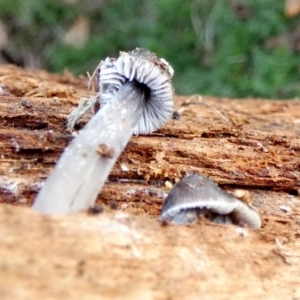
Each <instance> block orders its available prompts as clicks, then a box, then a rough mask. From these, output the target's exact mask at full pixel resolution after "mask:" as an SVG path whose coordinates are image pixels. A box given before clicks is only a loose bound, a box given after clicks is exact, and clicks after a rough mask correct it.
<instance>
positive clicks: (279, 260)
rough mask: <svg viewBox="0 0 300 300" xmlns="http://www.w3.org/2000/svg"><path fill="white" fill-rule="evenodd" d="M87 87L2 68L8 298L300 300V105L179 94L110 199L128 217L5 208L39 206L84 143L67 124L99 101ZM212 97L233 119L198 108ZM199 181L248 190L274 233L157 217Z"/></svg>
mask: <svg viewBox="0 0 300 300" xmlns="http://www.w3.org/2000/svg"><path fill="white" fill-rule="evenodd" d="M86 83H87V82H86V80H85V79H78V78H75V77H73V76H72V75H71V74H69V73H66V74H64V75H63V76H59V75H52V74H48V73H46V72H44V71H26V70H23V69H19V68H17V67H13V66H0V84H1V89H0V91H1V93H0V202H2V204H1V206H0V219H1V226H0V228H1V230H2V234H1V236H2V246H1V255H0V274H1V276H2V277H1V276H0V277H1V282H2V283H1V284H0V298H1V299H33V298H43V299H55V297H53V295H52V294H51V293H55V295H56V296H57V299H60V298H61V295H63V297H64V298H65V299H74V297H75V298H76V297H77V298H78V297H79V298H82V299H85V298H86V299H87V298H88V299H99V295H102V298H101V299H113V298H115V297H118V298H119V299H138V298H140V299H142V298H143V299H144V298H145V299H146V298H147V297H148V298H150V299H190V298H191V297H192V298H197V297H199V295H201V298H202V299H232V298H237V299H250V298H256V297H258V296H262V295H264V296H265V294H266V295H269V298H268V297H264V299H283V298H285V299H292V298H293V299H296V298H299V297H300V290H299V289H298V287H299V286H300V280H299V269H300V268H299V266H300V265H299V264H300V261H299V238H300V204H299V203H300V202H299V200H300V199H299V194H300V101H269V100H262V99H257V100H253V99H244V100H232V99H222V98H213V97H203V99H202V98H201V97H198V96H191V97H189V96H186V97H176V99H175V104H176V109H177V110H179V111H180V112H181V117H180V118H179V119H178V120H177V119H174V120H171V121H170V122H168V124H167V125H165V126H164V127H163V128H161V129H160V130H158V131H157V132H155V133H153V134H151V135H147V136H136V137H133V138H132V139H131V140H130V142H129V144H128V146H127V147H126V149H125V151H124V152H123V153H122V155H121V157H120V158H119V160H118V162H117V164H116V166H115V167H114V169H113V171H112V173H111V175H110V178H109V181H108V182H107V184H106V185H105V187H104V188H103V190H102V192H101V194H100V195H99V197H98V203H106V204H111V207H114V208H117V209H118V212H117V213H116V212H109V213H106V212H104V213H102V214H100V216H98V217H97V216H95V217H91V216H90V215H87V214H86V213H82V214H78V215H75V216H67V217H64V216H62V217H59V218H56V217H44V216H41V215H38V214H37V213H35V212H33V211H32V210H30V209H28V208H18V207H12V206H11V205H5V204H4V203H9V204H14V205H19V206H22V205H23V206H26V205H27V206H29V205H31V203H32V202H33V200H34V198H35V196H36V194H37V192H38V190H39V189H40V187H41V184H42V182H43V180H44V179H45V178H46V177H47V176H48V174H49V173H50V172H51V170H52V168H53V167H54V165H55V163H56V161H57V160H58V158H59V157H60V154H61V153H62V151H63V149H64V148H65V147H66V146H67V145H68V143H69V142H70V141H71V139H72V138H73V135H72V134H71V133H70V132H67V130H66V126H65V125H66V118H67V116H68V114H69V113H70V112H71V110H72V109H73V108H74V107H75V106H76V105H77V103H78V102H79V99H80V98H81V97H89V96H90V95H91V94H92V92H91V91H88V90H87V89H86V87H85V86H86ZM200 98H201V99H202V101H205V102H206V103H209V104H211V105H213V106H214V107H215V108H217V109H218V110H220V111H221V112H222V113H223V114H224V115H225V116H226V118H228V119H229V121H230V122H226V121H224V120H223V119H222V118H220V116H219V115H218V114H216V112H215V111H213V110H212V109H210V108H208V107H206V106H203V105H188V103H189V102H195V101H197V100H199V99H200ZM90 117H91V113H89V114H87V115H86V116H84V118H83V119H82V120H81V121H80V123H79V124H78V127H77V129H80V128H82V126H84V124H85V123H86V122H87V121H88V119H89V118H90ZM189 172H199V173H201V174H203V175H205V176H209V177H210V178H211V179H213V180H214V181H216V182H217V183H219V184H221V185H223V186H224V187H225V188H226V189H227V190H229V191H233V192H235V191H236V189H237V188H239V189H243V190H244V191H246V192H247V193H248V194H249V195H248V196H249V197H248V200H249V199H250V200H249V201H250V203H251V204H252V205H253V206H254V208H255V209H257V210H258V212H259V214H260V215H261V218H262V221H263V227H262V229H260V230H257V231H250V230H248V229H245V228H238V227H234V226H228V227H227V226H220V225H214V224H208V223H205V222H204V223H203V222H202V221H201V222H202V223H201V222H200V224H196V225H195V226H181V227H176V226H160V225H159V224H158V223H157V222H156V220H151V219H155V218H156V217H157V216H158V215H159V213H160V209H161V206H162V203H163V199H164V198H165V196H166V194H167V192H168V190H169V188H170V187H171V185H172V184H174V183H175V182H177V181H178V180H179V179H180V178H182V177H183V176H184V175H185V174H187V173H189ZM100 211H101V210H100ZM133 214H138V215H139V216H134V215H133ZM145 216H147V218H146V217H145ZM24 240H26V241H27V243H24ZM11 257H14V259H11ZM62 257H63V259H61V258H62ZM46 260H47V261H46ZM45 274H46V275H45ZM57 274H58V275H57ZM66 274H69V275H68V277H67V278H68V282H69V283H70V286H71V287H72V288H69V287H68V285H66V284H65V281H62V280H61V278H62V277H64V276H65V275H66ZM70 274H73V275H70ZM131 278H132V280H133V282H134V284H133V283H132V280H131ZM49 282H50V283H51V284H50V286H56V287H57V289H55V290H54V289H52V288H51V289H49V288H46V289H45V287H47V286H49ZM116 285H117V288H116ZM11 286H14V287H15V288H13V289H12V288H11ZM74 286H76V287H78V288H77V289H74V288H73V287H74ZM212 286H213V287H214V288H213V289H212V288H211V287H212ZM41 287H42V288H41ZM128 290H130V293H129V294H128ZM75 295H76V296H75Z"/></svg>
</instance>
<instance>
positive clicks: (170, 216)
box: [160, 174, 261, 229]
mask: <svg viewBox="0 0 300 300" xmlns="http://www.w3.org/2000/svg"><path fill="white" fill-rule="evenodd" d="M200 215H203V216H204V217H206V218H208V219H209V220H211V221H212V222H215V223H219V224H236V225H240V224H242V225H247V226H249V227H250V228H255V229H256V228H260V227H261V220H260V217H259V215H258V214H257V213H256V212H255V211H254V210H253V209H252V208H251V207H250V206H249V205H247V204H245V203H244V202H242V201H240V200H238V199H237V198H235V197H233V196H232V195H231V194H229V193H227V192H225V191H223V190H221V189H220V188H219V186H218V185H217V184H215V183H214V182H213V181H211V180H210V179H208V178H207V177H205V176H202V175H198V174H190V175H188V176H186V177H184V178H183V179H181V180H180V181H179V182H178V183H177V184H176V185H175V186H174V187H173V189H172V190H171V191H170V193H169V194H168V196H167V198H166V200H165V202H164V205H163V207H162V212H161V216H160V221H170V222H172V223H175V224H188V223H195V222H196V221H197V220H198V218H199V217H200Z"/></svg>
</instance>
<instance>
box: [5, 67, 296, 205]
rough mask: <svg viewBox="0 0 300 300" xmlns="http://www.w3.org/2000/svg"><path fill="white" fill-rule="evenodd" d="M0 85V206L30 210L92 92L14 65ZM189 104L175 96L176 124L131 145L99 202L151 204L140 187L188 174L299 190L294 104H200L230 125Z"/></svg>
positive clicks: (78, 83) (79, 84)
mask: <svg viewBox="0 0 300 300" xmlns="http://www.w3.org/2000/svg"><path fill="white" fill-rule="evenodd" d="M0 81H1V85H2V89H3V93H2V94H4V95H2V96H0V97H1V98H0V99H1V102H0V117H1V118H0V126H1V127H0V141H1V142H0V143H1V144H0V147H1V162H0V174H1V191H2V196H1V198H2V199H1V201H3V202H10V203H12V202H13V203H15V204H18V203H23V204H31V203H32V201H33V199H34V197H35V195H36V192H37V190H38V189H39V187H40V184H41V182H42V180H43V179H45V178H46V177H47V175H48V174H49V172H50V171H51V169H52V168H53V166H54V165H55V162H56V161H57V159H58V158H59V156H60V154H61V152H62V151H63V149H64V148H65V147H66V145H67V144H68V142H69V141H70V140H71V139H72V135H71V134H70V133H69V132H67V130H66V128H65V124H66V118H67V116H68V114H69V113H70V111H71V110H72V108H74V106H76V103H77V102H78V101H79V99H80V97H88V96H89V95H90V94H91V92H89V91H87V90H86V89H85V88H84V81H83V80H82V81H80V80H79V79H76V78H74V77H72V76H71V75H70V74H67V75H65V76H58V75H50V74H47V73H45V72H37V71H35V72H30V71H24V70H22V69H18V68H16V67H12V66H6V67H1V69H0ZM5 94H6V95H5ZM188 98H190V99H188ZM191 99H193V102H195V101H196V100H197V97H193V98H191V97H176V108H177V109H180V108H181V109H180V111H183V112H182V115H181V117H180V119H179V120H171V121H170V122H169V123H168V124H167V125H166V126H164V127H163V128H162V129H160V130H159V131H157V132H155V133H153V134H151V135H147V136H137V137H133V138H132V139H131V141H130V142H129V144H128V146H127V148H126V149H125V151H124V153H123V154H122V155H121V157H120V159H119V160H118V162H117V164H116V166H115V167H114V169H113V171H112V173H111V176H110V182H109V184H107V185H106V186H105V188H104V189H103V193H102V195H100V196H99V201H101V200H102V201H104V202H107V201H109V200H112V199H113V200H114V201H116V202H120V203H121V202H123V201H125V202H130V201H131V198H133V200H134V199H135V198H136V197H141V196H142V197H143V198H145V199H147V200H148V201H150V202H151V201H152V200H153V202H155V201H157V200H158V199H153V198H155V197H157V196H156V195H155V194H156V193H153V192H151V191H150V192H147V191H146V192H145V193H144V195H143V191H144V190H145V186H146V187H149V188H150V187H154V188H155V189H156V190H157V189H161V190H163V191H166V189H165V182H166V181H169V182H171V183H174V182H176V181H178V180H179V179H180V178H182V177H183V176H184V175H185V174H187V173H188V172H199V173H201V174H204V175H206V176H209V177H210V178H212V179H213V180H215V181H216V182H217V183H220V184H225V185H228V186H233V187H238V186H242V187H246V188H251V189H255V188H259V189H266V190H277V191H286V192H290V193H293V194H296V193H297V192H298V191H299V189H300V180H299V178H300V160H299V153H300V152H299V151H300V138H299V133H300V102H299V101H285V102H284V101H282V102H279V101H264V100H250V99H249V100H243V101H238V100H229V99H217V98H209V97H206V98H203V99H202V101H205V102H208V103H210V104H211V105H214V106H215V107H216V108H217V109H219V110H220V111H221V112H222V113H223V114H224V115H225V116H226V117H227V118H228V119H229V120H230V122H225V121H224V120H223V119H221V118H220V117H219V116H218V115H217V114H216V113H215V112H214V111H213V110H211V109H210V108H208V107H206V106H203V105H193V104H192V105H184V106H183V104H186V102H189V100H191ZM187 100H188V101H187ZM90 117H91V114H89V115H88V116H86V117H84V119H83V121H82V122H81V123H80V126H79V127H81V126H82V125H83V124H84V123H85V122H86V121H87V120H88V118H90ZM122 187H124V189H123V188H122ZM116 190H118V191H119V192H118V193H116ZM120 190H121V191H120ZM128 190H131V193H128ZM134 190H135V191H137V193H134ZM146 190H147V189H146ZM136 194H137V195H136ZM160 194H161V193H160ZM124 195H126V197H125V198H126V199H124Z"/></svg>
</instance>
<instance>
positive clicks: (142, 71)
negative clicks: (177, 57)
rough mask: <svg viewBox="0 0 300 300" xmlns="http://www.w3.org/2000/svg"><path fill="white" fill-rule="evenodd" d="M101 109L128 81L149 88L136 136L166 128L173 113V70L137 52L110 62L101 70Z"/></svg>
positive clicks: (143, 52)
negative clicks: (164, 126)
mask: <svg viewBox="0 0 300 300" xmlns="http://www.w3.org/2000/svg"><path fill="white" fill-rule="evenodd" d="M98 72H99V87H100V105H101V106H102V105H105V104H106V103H107V102H108V101H110V99H112V98H113V97H114V96H115V94H116V93H117V92H118V91H119V89H120V87H121V86H122V85H123V84H124V83H125V82H126V81H132V80H136V81H137V82H139V83H141V84H143V85H145V90H146V106H145V108H144V111H143V115H142V117H141V119H140V121H139V123H138V124H137V125H136V127H135V128H134V131H133V133H134V134H147V133H150V132H153V131H155V130H157V129H158V128H159V127H161V126H162V125H164V124H165V123H166V122H167V121H168V120H169V119H170V118H171V116H172V113H173V95H174V91H173V88H172V84H171V78H172V76H173V73H174V71H173V69H172V67H171V66H170V65H169V64H168V63H167V62H166V61H165V60H164V59H159V58H157V57H156V56H155V54H153V53H152V52H150V51H148V50H145V49H140V48H136V49H135V50H133V51H131V52H128V53H127V52H120V56H119V57H118V58H117V59H114V58H106V59H105V60H104V62H102V63H101V64H100V67H99V70H98Z"/></svg>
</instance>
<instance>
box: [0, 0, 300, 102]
mask: <svg viewBox="0 0 300 300" xmlns="http://www.w3.org/2000/svg"><path fill="white" fill-rule="evenodd" d="M283 7H284V1H283V0H282V1H274V0H264V1H262V0H253V1H242V0H240V1H238V0H235V1H233V0H232V1H229V0H228V1H225V0H215V1H211V0H192V1H182V0H152V1H148V0H126V1H121V0H111V1H105V0H102V1H100V0H98V1H97V0H86V1H84V0H81V1H80V0H77V1H74V0H73V1H70V0H69V1H67V0H65V1H62V0H43V1H36V0H14V1H11V0H2V1H0V20H2V22H3V23H5V24H6V26H7V28H8V29H7V30H8V32H9V33H10V39H9V49H11V51H12V53H17V59H21V60H22V59H23V60H24V61H26V53H27V54H28V53H30V54H31V55H32V56H33V57H34V60H35V61H36V62H40V64H37V65H38V67H41V68H46V69H48V70H50V71H54V72H61V71H63V70H64V69H65V68H67V69H69V70H70V71H72V72H74V73H75V74H77V75H79V74H85V73H86V71H90V72H92V71H93V70H94V68H95V67H96V66H97V64H98V63H99V61H100V59H103V58H105V57H106V56H115V55H116V54H117V53H118V51H119V50H125V51H126V50H131V49H133V48H135V47H145V48H148V49H150V50H151V51H153V52H155V53H157V55H158V56H160V57H164V58H165V59H166V60H168V61H169V62H170V63H171V65H172V66H173V67H174V69H175V77H174V85H175V87H176V92H177V93H178V94H195V93H201V94H206V95H207V94H209V95H219V96H229V97H248V96H253V97H265V98H293V97H299V96H300V85H299V83H300V73H299V65H300V56H299V55H298V53H297V45H295V41H290V40H289V39H292V38H293V37H292V36H289V37H288V38H286V39H285V40H284V42H282V40H283V39H279V38H276V37H278V36H281V35H284V34H288V33H291V32H293V31H294V30H295V29H296V28H297V20H296V19H288V18H287V17H285V15H284V11H283ZM78 17H82V18H84V19H86V20H88V21H89V23H90V35H89V38H88V42H87V43H86V44H85V45H84V47H82V48H80V49H77V48H75V47H73V46H70V45H66V44H65V43H63V36H64V34H65V32H67V30H68V29H69V28H70V27H71V25H72V23H73V22H74V21H75V20H76V19H77V18H78ZM274 37H275V39H273V40H270V38H274ZM299 44H300V42H299ZM298 48H299V49H300V47H299V46H298ZM20 53H21V54H20ZM24 53H25V54H24ZM15 55H16V54H15ZM18 55H19V57H18ZM22 55H23V56H22Z"/></svg>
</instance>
